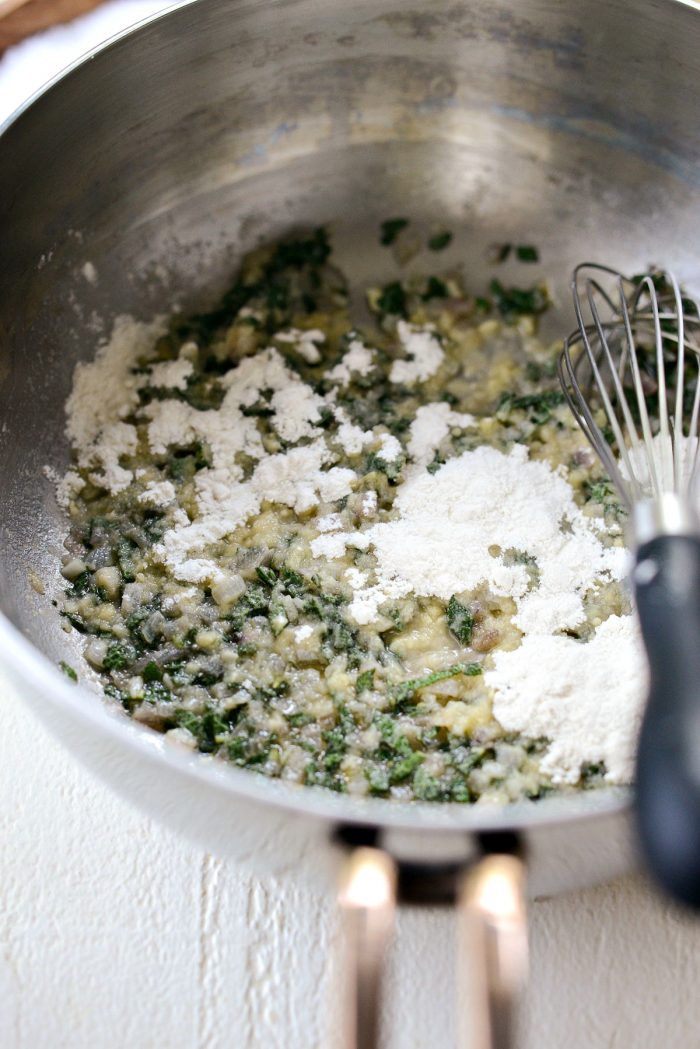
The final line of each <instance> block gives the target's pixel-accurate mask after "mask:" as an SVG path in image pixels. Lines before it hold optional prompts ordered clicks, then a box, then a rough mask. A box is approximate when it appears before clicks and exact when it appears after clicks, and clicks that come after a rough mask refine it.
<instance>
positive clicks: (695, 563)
mask: <svg viewBox="0 0 700 1049" xmlns="http://www.w3.org/2000/svg"><path fill="white" fill-rule="evenodd" d="M633 579H634V587H635V593H636V600H637V609H638V612H639V619H640V622H641V627H642V635H643V638H644V644H645V646H646V650H647V655H648V658H649V668H650V676H651V681H650V692H649V702H648V705H647V709H646V713H645V715H644V719H643V722H642V730H641V735H640V741H639V751H638V756H637V775H636V785H637V822H638V829H639V837H640V840H641V845H642V850H643V852H644V854H645V856H646V859H647V861H648V864H649V866H650V868H651V871H652V873H653V874H654V875H655V877H656V878H657V880H658V881H659V883H660V884H661V885H662V886H663V888H664V889H666V890H667V891H668V892H669V893H671V895H672V896H674V897H675V898H676V899H678V900H680V901H681V902H683V903H685V904H687V905H689V906H691V907H694V908H696V909H700V540H699V539H697V538H695V537H692V536H684V535H665V536H659V537H658V538H656V539H652V540H651V541H650V542H648V543H645V544H644V545H643V546H642V547H640V549H639V550H638V551H637V559H636V566H635V569H634V575H633Z"/></svg>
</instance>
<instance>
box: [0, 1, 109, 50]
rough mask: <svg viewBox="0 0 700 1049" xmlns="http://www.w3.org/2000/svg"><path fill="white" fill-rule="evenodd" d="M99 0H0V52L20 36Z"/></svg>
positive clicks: (80, 12) (87, 8)
mask: <svg viewBox="0 0 700 1049" xmlns="http://www.w3.org/2000/svg"><path fill="white" fill-rule="evenodd" d="M101 2H102V0H0V54H2V52H3V51H5V50H6V49H7V48H8V47H12V45H13V44H18V43H19V42H20V40H24V38H25V37H28V36H31V35H32V34H33V33H39V32H41V30H42V29H48V28H49V27H50V26H52V25H58V24H59V23H60V22H70V21H71V20H72V19H73V18H77V17H78V16H79V15H84V14H86V13H87V12H88V11H92V10H93V8H95V7H99V5H100V3H101Z"/></svg>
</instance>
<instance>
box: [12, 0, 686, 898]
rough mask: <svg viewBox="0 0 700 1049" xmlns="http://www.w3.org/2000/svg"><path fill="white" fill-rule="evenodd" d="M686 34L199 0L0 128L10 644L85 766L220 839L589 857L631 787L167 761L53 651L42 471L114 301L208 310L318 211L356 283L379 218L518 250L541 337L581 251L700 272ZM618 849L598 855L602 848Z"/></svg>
mask: <svg viewBox="0 0 700 1049" xmlns="http://www.w3.org/2000/svg"><path fill="white" fill-rule="evenodd" d="M632 18H633V19H634V24H635V32H634V33H632V32H631V31H630V20H631V19H632ZM699 44H700V16H698V15H697V13H695V12H693V10H692V9H691V8H690V7H687V6H685V5H683V4H681V3H679V2H676V0H663V2H659V0H654V2H647V3H642V4H639V3H638V2H637V0H634V2H633V0H621V2H620V3H618V4H615V5H610V4H608V3H607V2H605V0H591V2H590V3H588V4H587V5H585V7H584V8H582V6H581V5H580V4H578V3H575V2H574V0H558V2H557V3H554V2H552V3H544V4H543V3H541V2H539V0H521V2H520V3H519V4H517V5H513V4H512V3H507V2H505V0H470V2H465V3H452V4H446V3H444V2H434V0H422V2H421V3H420V4H412V3H397V2H395V3H390V2H384V0H344V2H342V3H340V2H338V3H336V2H327V3H324V4H318V3H317V2H316V0H273V2H270V0H268V2H266V3H258V2H254V0H237V2H236V3H231V2H230V0H196V2H191V3H185V4H183V5H182V6H180V7H178V8H177V9H175V10H174V11H172V12H171V13H169V14H167V15H166V16H164V17H161V18H158V19H155V20H153V21H151V22H149V23H147V24H146V25H144V26H143V27H141V28H140V29H138V30H137V31H135V32H132V33H130V34H127V35H126V36H124V37H122V38H121V39H119V40H117V41H116V42H114V43H113V44H111V45H110V46H108V47H107V48H105V49H103V50H101V51H100V52H98V53H97V54H96V55H95V56H94V57H93V58H92V59H91V60H90V61H89V62H86V63H83V64H80V65H78V66H77V67H76V68H74V69H73V70H72V71H71V72H70V73H69V74H68V75H67V76H65V77H64V78H63V79H61V80H59V82H58V83H56V84H55V85H54V86H53V87H52V88H51V89H50V90H49V91H48V92H46V93H45V94H43V95H41V96H40V97H39V98H38V99H37V100H36V101H35V102H34V103H33V104H32V105H31V106H29V107H28V108H26V109H25V111H24V112H23V113H21V114H20V115H19V116H18V118H17V119H16V120H15V122H14V123H12V124H11V125H10V126H9V127H8V129H7V130H6V132H5V135H4V137H3V138H2V142H1V146H0V228H2V231H3V233H2V238H0V281H1V282H2V294H1V298H0V445H1V451H0V454H1V457H2V458H1V461H2V484H3V499H2V502H1V504H0V542H1V543H2V567H1V571H2V593H1V597H0V606H1V608H2V612H3V613H4V616H5V617H6V618H4V619H2V620H1V621H0V636H1V638H2V645H3V652H2V656H3V658H4V660H5V662H6V664H7V665H8V666H9V667H10V669H11V670H12V671H14V674H15V676H16V678H17V679H18V681H19V682H20V684H21V688H22V690H23V692H24V693H25V695H27V697H28V698H31V699H33V700H34V706H35V709H37V711H38V712H39V713H40V714H41V715H43V716H44V717H45V718H46V719H48V720H49V721H50V722H51V724H52V726H53V728H54V729H55V730H56V731H57V732H58V733H59V734H61V735H62V736H63V737H64V738H65V739H66V740H67V741H68V742H69V745H71V746H73V747H74V749H75V750H76V751H77V752H79V753H80V755H81V756H82V758H83V759H84V760H86V761H87V762H88V763H89V764H91V765H92V766H93V767H97V768H99V769H100V770H101V771H102V773H103V774H104V775H106V776H107V778H109V779H111V780H112V781H113V782H115V783H119V785H120V786H121V788H122V789H123V790H124V791H125V792H127V793H129V794H130V795H131V796H132V797H134V798H135V799H136V800H138V801H140V802H141V803H142V804H146V805H149V806H150V807H152V808H155V809H157V810H158V811H159V812H160V813H161V815H163V816H164V818H166V819H170V820H171V822H174V823H177V824H178V825H183V826H185V825H186V826H185V829H187V830H188V831H189V832H190V833H195V834H198V835H199V836H200V837H201V838H202V840H205V841H206V842H207V844H211V843H212V838H216V839H217V841H218V844H219V847H220V848H222V849H223V850H224V851H231V852H235V853H236V854H237V855H240V854H242V853H244V852H245V851H246V849H248V851H251V850H253V849H254V848H257V847H258V845H259V838H260V834H261V833H263V829H264V833H265V834H266V835H267V836H268V837H270V836H271V835H280V834H282V833H283V832H284V828H285V827H286V828H287V830H289V829H290V828H293V829H294V832H295V835H296V838H295V841H296V842H297V844H296V845H294V847H292V846H290V847H289V848H290V850H291V852H288V854H287V855H288V858H291V856H292V853H294V854H296V853H298V852H299V851H303V847H302V846H300V845H299V842H300V841H301V842H304V841H306V842H307V844H308V842H309V841H312V840H315V838H314V835H315V836H316V838H319V840H320V837H321V836H322V835H324V834H325V833H326V830H325V822H327V821H329V820H330V821H341V820H348V819H349V820H355V821H358V820H361V821H366V822H371V823H376V822H383V823H386V824H390V823H391V824H395V825H400V826H403V827H404V828H416V827H419V828H422V833H425V832H426V829H427V828H430V829H431V830H433V831H435V832H436V833H438V832H439V833H443V832H444V831H446V830H451V829H461V830H464V831H467V830H470V829H471V830H473V829H475V828H481V829H489V828H491V829H493V828H495V827H499V826H500V827H504V826H521V827H522V826H529V827H530V828H531V833H534V835H535V838H534V839H533V840H535V849H536V848H537V844H536V841H537V827H540V828H542V827H547V828H549V832H551V833H553V832H554V831H555V830H556V828H557V827H559V828H561V827H566V826H568V825H569V821H570V820H571V819H573V818H574V817H576V816H578V817H580V820H579V832H578V833H579V840H580V841H581V842H582V846H581V847H582V848H583V849H584V850H588V851H590V849H591V848H596V849H598V851H604V847H603V846H602V844H601V843H602V841H603V838H604V836H605V834H606V833H607V832H608V831H607V830H606V828H608V829H609V827H612V826H613V823H614V820H616V819H617V814H618V813H619V812H620V811H621V809H623V808H624V807H625V805H626V804H627V795H626V794H625V793H624V792H623V793H622V794H619V793H615V792H612V791H610V792H607V791H603V792H595V794H596V796H595V798H594V797H592V796H591V797H587V798H582V799H578V800H577V799H574V800H573V801H572V800H567V801H557V800H556V799H555V800H554V801H551V802H548V801H545V802H543V803H541V804H540V805H538V806H532V805H528V806H526V807H520V808H515V809H514V810H513V809H509V810H499V811H497V812H496V811H493V812H490V811H485V810H484V808H481V809H479V810H478V811H475V810H471V809H469V808H468V807H461V808H459V807H456V808H455V807H453V806H449V807H444V808H443V809H441V811H440V812H439V813H438V811H437V809H436V808H435V807H433V808H432V809H430V810H426V809H425V807H422V808H421V807H417V808H413V809H410V810H409V809H406V808H403V809H402V808H399V807H396V806H393V807H392V806H390V805H387V804H386V803H382V802H374V801H372V802H365V803H363V804H361V805H360V804H359V803H354V802H352V803H351V802H349V801H347V800H344V799H342V798H340V799H339V798H330V797H329V798H326V797H325V796H323V797H319V796H316V794H315V792H309V791H299V790H298V789H297V790H293V789H291V788H289V789H288V788H285V787H284V786H283V785H281V784H273V783H270V782H268V781H264V780H262V779H261V778H259V777H255V776H254V775H253V774H250V773H241V772H237V771H232V770H228V769H212V768H211V763H210V762H209V763H207V761H206V759H199V758H190V759H187V760H185V759H184V758H182V757H181V756H179V755H171V754H169V753H167V751H168V748H166V747H164V746H163V745H162V742H161V741H160V740H159V739H156V738H155V737H154V736H153V734H151V733H149V731H148V730H146V729H140V728H138V727H136V726H133V725H131V724H128V723H126V722H123V721H122V720H121V719H114V718H112V717H109V716H108V715H107V714H105V713H104V712H103V710H102V708H101V706H100V701H99V699H98V698H97V696H95V695H90V694H88V693H86V692H83V691H82V690H79V689H77V690H76V689H74V688H72V687H71V686H69V685H68V684H67V683H66V682H65V681H63V680H62V679H61V676H60V675H59V673H58V671H55V670H54V669H53V667H54V666H55V664H56V662H57V661H58V660H59V659H66V658H67V659H69V660H70V661H72V662H75V663H76V664H79V663H80V657H79V648H80V646H79V639H78V638H76V637H72V636H71V635H68V634H66V633H65V632H64V631H63V630H62V629H61V626H60V622H59V619H58V617H57V615H56V614H55V611H54V610H53V609H52V608H51V605H50V600H51V596H52V594H53V592H54V590H55V589H57V588H58V586H59V579H58V577H57V572H56V564H57V553H58V552H59V550H60V547H61V537H62V531H63V528H64V525H63V521H62V519H61V515H60V512H59V511H58V508H57V506H56V504H55V500H54V497H53V489H52V485H51V483H50V481H49V480H48V479H47V477H46V476H45V467H47V466H48V467H52V468H54V469H56V470H58V471H60V470H62V469H63V468H65V465H66V462H67V456H68V448H67V445H66V441H65V438H64V435H63V405H64V402H65V399H66V396H67V394H68V391H69V388H70V383H71V374H72V370H73V366H74V364H75V362H76V361H78V360H84V359H86V358H89V357H90V356H91V355H93V354H94V352H95V347H96V344H97V342H98V340H99V338H100V336H101V335H102V334H104V333H105V332H108V331H109V329H110V325H111V323H112V321H113V319H114V317H115V316H117V315H118V314H123V313H128V314H131V315H134V316H137V317H143V318H146V317H152V316H153V315H154V314H157V313H167V312H171V311H172V310H173V309H174V308H175V307H177V308H178V309H184V310H186V309H189V308H195V307H199V306H202V305H205V304H207V303H210V302H212V301H213V300H214V299H215V297H216V295H217V294H218V293H219V292H220V291H221V290H222V289H223V288H224V287H225V285H226V282H227V280H228V279H229V278H230V277H231V275H232V273H233V271H234V270H235V267H236V263H237V261H238V260H239V259H240V257H241V256H242V254H244V253H245V252H246V251H248V250H250V248H251V247H253V246H255V245H256V244H258V243H259V242H260V241H262V240H268V239H274V238H277V237H279V236H281V235H284V234H286V233H288V232H289V231H290V230H293V229H298V228H303V227H306V228H308V227H313V226H318V225H320V224H326V225H327V226H328V227H329V229H330V231H331V233H332V238H333V243H334V245H335V250H336V256H337V259H338V262H339V264H340V265H341V266H342V267H343V268H344V269H345V271H346V272H347V274H348V275H349V277H350V279H351V281H352V282H353V283H355V284H357V285H358V286H363V285H366V284H367V283H369V282H372V281H381V282H385V281H387V280H389V279H391V277H392V275H398V273H399V271H398V269H397V268H396V263H395V262H393V261H392V257H391V255H390V253H388V252H387V251H386V249H384V248H381V247H380V246H379V243H378V235H377V231H378V226H379V223H380V222H381V220H383V219H385V218H387V217H388V216H391V215H396V214H402V215H407V216H410V217H411V218H412V220H413V221H414V222H416V223H417V224H418V225H420V224H422V225H423V226H424V227H425V228H426V229H427V228H430V227H433V226H435V225H436V224H437V225H439V226H441V227H449V228H450V229H452V230H453V231H454V233H455V236H454V240H453V242H452V244H451V245H450V248H449V249H448V252H446V253H445V255H444V256H443V257H442V258H441V260H440V264H441V266H444V267H450V266H453V265H458V264H459V265H460V266H462V268H463V269H464V271H465V273H466V275H467V277H468V278H469V279H470V280H471V281H472V282H473V283H474V284H475V285H476V286H478V285H479V284H483V283H484V282H485V280H486V279H487V267H486V264H485V259H486V255H487V248H488V246H489V245H490V244H493V243H494V242H499V241H501V242H502V241H521V242H528V243H530V242H531V243H536V244H537V246H538V247H539V250H540V256H541V260H542V270H543V272H544V273H545V274H546V275H547V276H548V277H549V278H550V281H551V285H552V291H553V295H554V300H555V306H554V309H553V310H552V311H551V313H550V316H549V318H548V321H547V324H548V326H549V327H548V331H549V333H550V334H552V335H555V334H563V333H565V332H566V330H567V329H568V328H570V327H571V311H570V308H569V294H568V288H567V283H568V276H569V273H570V271H571V269H572V267H573V265H574V264H575V263H576V262H578V261H581V260H582V259H584V258H592V259H600V260H604V261H607V262H609V263H610V264H611V265H614V266H616V267H618V268H620V269H622V270H623V271H624V270H632V271H636V270H638V269H639V268H640V267H641V268H643V267H644V266H646V265H647V264H649V263H652V262H654V261H656V260H659V261H663V262H666V263H668V264H671V265H673V266H674V268H675V269H676V270H677V271H678V272H679V273H680V274H681V276H682V277H683V279H684V280H685V281H686V283H687V284H689V285H690V286H691V287H693V286H694V285H698V284H700V263H699V262H698V257H697V250H696V238H695V236H694V230H695V228H696V225H697V222H696V220H697V218H698V215H699V214H700V164H699V163H698V161H699V160H700V121H699V120H698V118H697V106H696V104H695V102H696V91H697V88H696V85H697V83H698V82H700V80H699V79H698V77H699V74H700V47H699V46H698V45H699ZM630 84H633V89H630V86H629V85H630ZM429 265H430V261H429V260H428V259H426V258H425V257H421V256H418V257H417V258H416V259H415V260H414V261H413V262H412V263H411V266H412V267H413V269H415V270H420V269H421V268H422V269H423V270H424V271H425V269H426V268H427V267H428V266H429ZM504 272H505V275H506V276H507V275H508V271H507V270H506V271H504ZM358 308H359V304H358ZM36 578H40V579H41V580H44V581H45V583H46V593H45V594H39V593H37V592H36V590H35V589H33V587H32V579H34V580H36ZM600 701H601V702H605V697H604V696H601V697H600ZM164 769H168V770H169V771H168V772H167V774H166V773H165V772H164V771H163V770H164ZM159 770H160V771H159ZM168 777H169V778H168ZM166 781H167V783H166ZM215 795H216V797H217V798H218V800H214V799H215ZM311 795H313V797H312V796H311ZM236 798H237V799H238V800H239V802H240V805H241V807H239V808H236V807H235V802H234V799H236ZM241 799H242V800H241ZM219 803H220V807H219V808H217V805H219ZM232 805H233V806H234V807H233V808H232V807H231V806H232ZM281 807H282V808H284V809H285V810H286V812H287V816H282V815H279V813H280V812H282V808H281ZM205 810H206V812H207V815H206V816H205V815H203V813H204V811H205ZM272 810H274V812H275V813H277V815H275V816H274V817H273V816H271V815H270V813H271V811H272ZM185 811H186V813H187V814H186V815H185V816H183V815H182V813H183V812H185ZM251 812H253V813H257V814H258V815H257V818H258V824H259V826H258V829H257V831H254V830H253V829H252V828H251V827H250V826H248V824H250V823H251V820H250V813H251ZM290 813H295V814H296V816H295V818H292V816H291V815H290ZM311 815H313V817H314V819H315V821H316V822H315V823H314V821H313V820H311V819H308V820H307V821H306V822H305V823H304V827H305V829H306V831H308V833H309V835H310V836H311V837H310V838H308V837H307V838H304V834H302V833H301V831H300V830H299V827H300V826H301V823H302V822H303V821H302V817H310V816H311ZM297 817H298V819H297ZM606 819H608V821H609V822H608V823H606V822H605V820H606ZM610 821H612V822H610ZM244 822H245V823H246V829H242V828H243V823H244ZM252 822H254V821H252ZM614 825H615V826H618V824H617V823H615V824H614ZM309 827H311V828H312V829H311V830H309ZM584 827H588V828H589V831H588V832H585V831H584V830H583V829H582V828H584ZM594 827H597V828H598V829H597V830H594V829H591V828H594ZM261 828H263V829H261ZM586 833H589V834H591V835H593V837H589V838H586ZM595 834H599V835H602V837H600V839H599V840H598V839H595ZM234 839H235V841H234ZM290 840H291V839H290ZM542 840H544V839H542ZM561 840H562V841H563V840H564V839H563V838H562V839H561ZM596 841H597V844H595V842H596ZM304 847H305V846H304ZM606 847H607V846H606ZM613 853H615V856H616V858H614V859H613V858H611V856H608V858H607V860H606V861H605V863H603V864H602V866H601V869H600V871H599V873H603V872H604V871H608V870H610V869H611V868H612V867H614V866H615V864H616V863H617V865H618V866H619V864H620V862H621V861H620V858H619V854H618V853H616V852H615V848H613ZM611 855H612V854H611ZM561 863H562V864H563V866H564V867H570V868H573V867H574V866H575V865H576V860H575V858H574V859H573V860H572V859H571V857H569V858H568V859H567V860H564V859H562V861H561ZM606 864H607V866H606ZM560 866H561V864H560ZM572 879H573V880H576V879H575V876H574V875H573V874H572V875H571V877H570V878H569V881H571V880H572ZM545 880H546V879H545Z"/></svg>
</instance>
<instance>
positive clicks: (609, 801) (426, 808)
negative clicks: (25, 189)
mask: <svg viewBox="0 0 700 1049" xmlns="http://www.w3.org/2000/svg"><path fill="white" fill-rule="evenodd" d="M198 2H199V0H179V2H178V3H175V4H173V5H171V6H169V7H167V8H165V9H164V10H161V11H157V12H155V13H153V14H151V15H149V16H147V17H146V18H144V19H142V20H140V21H139V22H137V23H136V24H135V25H133V26H129V27H128V28H127V29H125V30H123V31H121V32H119V33H117V34H115V35H114V36H112V37H110V38H109V39H107V40H106V41H103V42H102V43H100V44H98V45H97V46H95V47H93V48H91V49H90V50H89V51H88V52H86V53H85V54H84V55H82V56H81V57H80V58H78V59H77V60H76V61H75V62H73V63H71V64H70V65H69V66H67V67H66V68H65V69H64V70H62V71H61V72H60V73H58V74H57V75H56V76H55V77H53V78H52V79H51V80H49V81H48V82H47V83H46V84H45V85H44V86H43V87H41V88H40V89H39V90H38V91H36V92H35V93H34V94H33V95H31V96H30V98H28V99H27V100H26V101H25V102H24V103H22V105H20V106H19V107H18V108H17V109H16V110H15V112H14V113H12V114H11V115H10V116H9V117H8V118H7V119H6V120H5V121H4V122H0V141H1V140H2V138H3V137H4V135H5V134H6V132H7V131H8V130H9V129H10V128H11V127H12V126H13V125H14V124H15V123H16V122H17V121H18V120H20V119H21V118H23V117H24V116H25V115H26V114H27V112H28V111H29V110H30V109H32V108H33V107H34V106H35V105H36V104H37V103H38V102H40V101H41V99H42V98H43V96H44V95H46V94H47V93H49V92H51V91H52V90H53V89H54V88H56V87H57V86H58V85H59V84H60V83H61V82H62V81H64V80H66V79H67V78H69V77H71V76H72V75H73V74H74V73H75V72H76V71H77V70H78V69H80V68H81V67H82V66H83V65H84V64H86V63H87V62H90V61H92V60H94V59H95V58H96V57H97V56H99V55H101V54H102V53H103V52H106V51H108V50H110V49H111V48H113V47H114V46H115V45H117V44H119V43H121V41H123V40H124V39H125V38H126V37H129V36H131V35H132V34H137V33H139V32H141V31H142V30H143V29H144V28H145V27H147V26H148V25H150V24H151V23H153V22H156V21H160V20H161V19H164V18H168V17H169V16H171V15H174V14H176V13H177V12H178V11H179V10H181V9H182V8H185V7H189V6H191V5H193V4H196V3H198ZM664 2H665V3H667V4H669V5H670V4H680V5H683V6H687V7H691V8H694V9H695V10H697V5H696V3H695V0H664ZM0 662H1V663H2V664H5V665H6V666H8V667H9V668H10V669H11V670H12V671H14V672H15V674H16V675H17V677H18V678H19V679H20V680H21V681H22V682H23V683H25V684H26V685H27V686H29V687H30V688H31V689H32V690H33V691H34V692H36V693H38V694H39V695H40V696H41V697H42V698H41V700H40V702H46V703H49V704H51V705H53V707H54V708H59V709H61V708H63V709H68V710H70V713H71V715H73V716H74V717H78V718H79V719H80V720H82V721H83V722H84V723H85V725H86V728H90V729H91V730H93V731H97V732H99V733H100V734H101V735H102V736H104V737H107V738H108V739H109V740H111V741H113V742H115V743H118V744H119V745H121V746H124V747H127V748H129V749H130V750H132V751H135V752H137V753H138V754H140V755H141V756H142V757H143V758H144V760H150V761H151V762H155V763H157V764H159V765H166V766H170V768H171V769H172V770H174V771H176V772H177V773H179V774H180V775H182V776H183V777H185V778H189V779H190V780H192V781H196V782H198V783H200V784H201V785H203V786H206V787H208V788H210V789H212V790H215V791H216V792H217V793H220V794H223V795H229V796H230V797H231V798H236V799H238V800H241V799H248V800H249V801H251V802H254V803H258V804H263V805H266V806H271V807H275V808H278V809H283V810H287V811H289V812H293V813H296V814H298V815H307V816H310V817H315V818H316V819H319V820H322V821H326V822H328V823H330V824H342V823H350V824H371V825H373V826H381V827H387V828H389V827H391V828H395V829H405V830H418V829H420V830H421V832H430V831H435V832H441V833H444V832H445V831H453V832H457V833H460V834H462V833H468V832H485V831H493V830H502V829H513V830H523V829H528V828H534V827H543V826H553V825H557V824H565V823H566V824H570V823H572V822H575V821H579V820H586V819H591V818H595V817H598V816H613V815H615V814H619V813H622V812H624V811H625V810H627V809H629V807H630V805H631V801H632V793H633V792H632V789H631V788H630V787H603V788H598V789H595V790H591V791H585V792H583V791H582V792H580V793H578V794H573V795H556V794H554V795H552V796H549V797H546V798H543V799H542V800H540V801H536V802H535V801H522V802H513V803H509V804H504V805H496V804H490V803H489V804H486V803H485V804H482V805H479V804H477V805H468V804H463V803H454V802H452V803H448V802H433V803H424V802H423V803H421V802H397V801H390V800H386V799H382V798H355V797H351V796H348V795H341V794H335V793H333V792H332V791H330V790H326V789H324V788H321V787H309V786H301V785H299V784H294V783H287V782H285V781H283V780H278V779H271V778H268V777H265V776H263V775H261V774H260V773H255V772H251V771H249V770H245V769H239V768H236V767H234V766H231V765H228V764H226V763H225V762H224V761H221V760H218V759H216V758H212V757H210V756H208V755H205V754H201V753H199V752H188V751H185V750H184V749H181V748H179V747H175V746H173V745H172V744H171V743H169V742H167V741H166V739H165V737H164V736H163V735H161V734H160V733H158V732H156V731H154V730H153V729H150V728H148V727H147V726H142V725H139V724H137V723H135V722H134V721H132V720H131V719H129V718H127V717H126V715H121V714H120V713H118V712H115V711H112V710H110V709H109V708H108V707H107V705H106V704H105V703H104V702H102V700H101V698H100V697H99V695H98V694H97V693H95V692H94V691H92V690H90V689H88V688H86V687H84V686H82V685H80V684H77V685H76V684H74V683H72V682H70V681H69V680H68V679H67V678H66V676H65V674H63V673H62V671H60V670H59V669H58V668H57V667H56V666H55V665H54V664H53V663H52V662H51V660H49V659H48V657H47V656H45V655H44V653H43V652H42V651H41V650H40V649H39V648H38V647H37V646H36V645H34V644H33V643H32V642H30V641H29V640H28V639H27V638H26V637H24V635H23V634H22V633H21V632H20V630H18V629H17V627H15V626H14V624H13V623H12V622H11V621H10V619H9V618H8V617H7V616H6V615H5V614H4V613H3V612H2V610H0Z"/></svg>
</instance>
